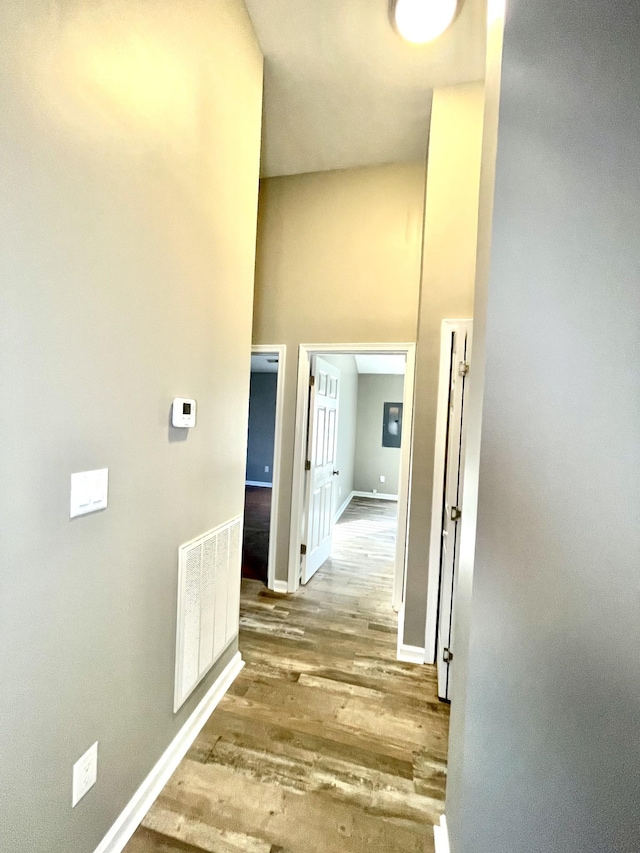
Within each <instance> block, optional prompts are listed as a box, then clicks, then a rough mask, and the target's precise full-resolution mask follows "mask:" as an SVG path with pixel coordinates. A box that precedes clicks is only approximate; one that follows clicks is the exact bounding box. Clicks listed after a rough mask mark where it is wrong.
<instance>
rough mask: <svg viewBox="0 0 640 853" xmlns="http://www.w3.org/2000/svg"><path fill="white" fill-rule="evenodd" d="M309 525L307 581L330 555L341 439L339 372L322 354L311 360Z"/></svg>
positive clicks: (305, 560) (304, 570)
mask: <svg viewBox="0 0 640 853" xmlns="http://www.w3.org/2000/svg"><path fill="white" fill-rule="evenodd" d="M311 375H312V376H313V377H314V382H313V384H312V386H311V390H310V399H309V435H308V439H307V460H308V465H309V470H308V471H307V475H306V477H307V482H306V490H305V491H306V497H307V503H306V513H305V517H306V525H305V531H304V536H303V542H304V543H305V545H306V554H303V555H302V567H301V568H302V570H301V578H302V582H303V583H307V582H308V581H309V580H310V578H311V577H312V576H313V575H314V574H315V572H317V570H318V569H319V568H320V566H321V565H322V564H323V563H324V561H325V560H326V559H327V558H328V557H329V555H330V554H331V536H332V532H333V482H334V476H335V474H337V472H336V471H334V466H335V462H336V449H337V441H338V409H339V398H340V394H339V391H340V371H339V370H338V368H337V367H334V366H333V365H331V364H329V363H328V362H327V361H325V360H324V359H322V358H320V357H319V356H314V357H313V358H312V361H311Z"/></svg>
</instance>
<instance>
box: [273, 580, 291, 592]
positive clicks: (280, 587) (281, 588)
mask: <svg viewBox="0 0 640 853" xmlns="http://www.w3.org/2000/svg"><path fill="white" fill-rule="evenodd" d="M272 591H273V592H277V593H279V594H280V595H286V594H287V593H288V592H289V584H288V583H287V582H286V581H278V580H274V582H273V590H272Z"/></svg>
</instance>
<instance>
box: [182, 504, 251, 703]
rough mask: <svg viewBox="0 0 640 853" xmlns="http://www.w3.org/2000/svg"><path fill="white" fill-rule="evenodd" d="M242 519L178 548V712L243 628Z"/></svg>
mask: <svg viewBox="0 0 640 853" xmlns="http://www.w3.org/2000/svg"><path fill="white" fill-rule="evenodd" d="M241 529H242V519H241V518H240V517H238V518H234V519H232V520H231V521H228V522H226V524H223V525H221V526H220V527H216V528H215V529H214V530H210V531H209V532H208V533H205V534H204V535H202V536H199V537H198V538H197V539H194V540H193V541H192V542H188V543H187V544H185V545H181V546H180V548H179V549H178V619H177V630H176V673H175V690H174V703H173V710H174V712H175V711H177V710H178V708H180V706H181V705H182V704H183V703H184V701H185V700H186V699H187V697H188V696H189V695H190V694H191V693H192V692H193V690H194V688H195V687H196V685H197V684H198V683H199V682H200V681H201V680H202V679H203V678H204V676H205V675H206V674H207V672H208V671H209V670H210V669H211V667H212V666H213V664H214V663H215V662H216V661H217V660H218V658H219V657H220V655H221V654H222V652H223V651H224V650H225V649H226V647H227V646H228V645H229V643H230V642H231V641H232V640H233V639H234V637H236V636H237V634H238V624H239V611H240V562H241V548H240V543H241V537H240V533H241Z"/></svg>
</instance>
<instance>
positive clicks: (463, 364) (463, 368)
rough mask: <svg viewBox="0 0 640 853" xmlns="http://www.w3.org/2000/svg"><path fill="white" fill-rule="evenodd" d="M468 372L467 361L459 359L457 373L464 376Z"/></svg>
mask: <svg viewBox="0 0 640 853" xmlns="http://www.w3.org/2000/svg"><path fill="white" fill-rule="evenodd" d="M468 372H469V362H468V361H461V362H460V365H459V367H458V373H459V374H460V376H466V375H467V373H468Z"/></svg>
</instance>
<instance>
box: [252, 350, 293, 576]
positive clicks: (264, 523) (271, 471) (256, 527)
mask: <svg viewBox="0 0 640 853" xmlns="http://www.w3.org/2000/svg"><path fill="white" fill-rule="evenodd" d="M285 353H286V349H285V347H284V346H281V345H278V346H254V347H252V348H251V378H250V391H249V420H248V434H247V465H246V475H245V503H244V527H243V540H242V576H243V577H244V578H250V579H253V580H259V581H261V582H262V583H264V584H265V586H268V587H269V588H273V582H274V575H275V554H276V537H277V515H278V491H279V489H278V487H279V482H280V444H281V433H282V402H283V377H284V367H285V364H284V360H285Z"/></svg>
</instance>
